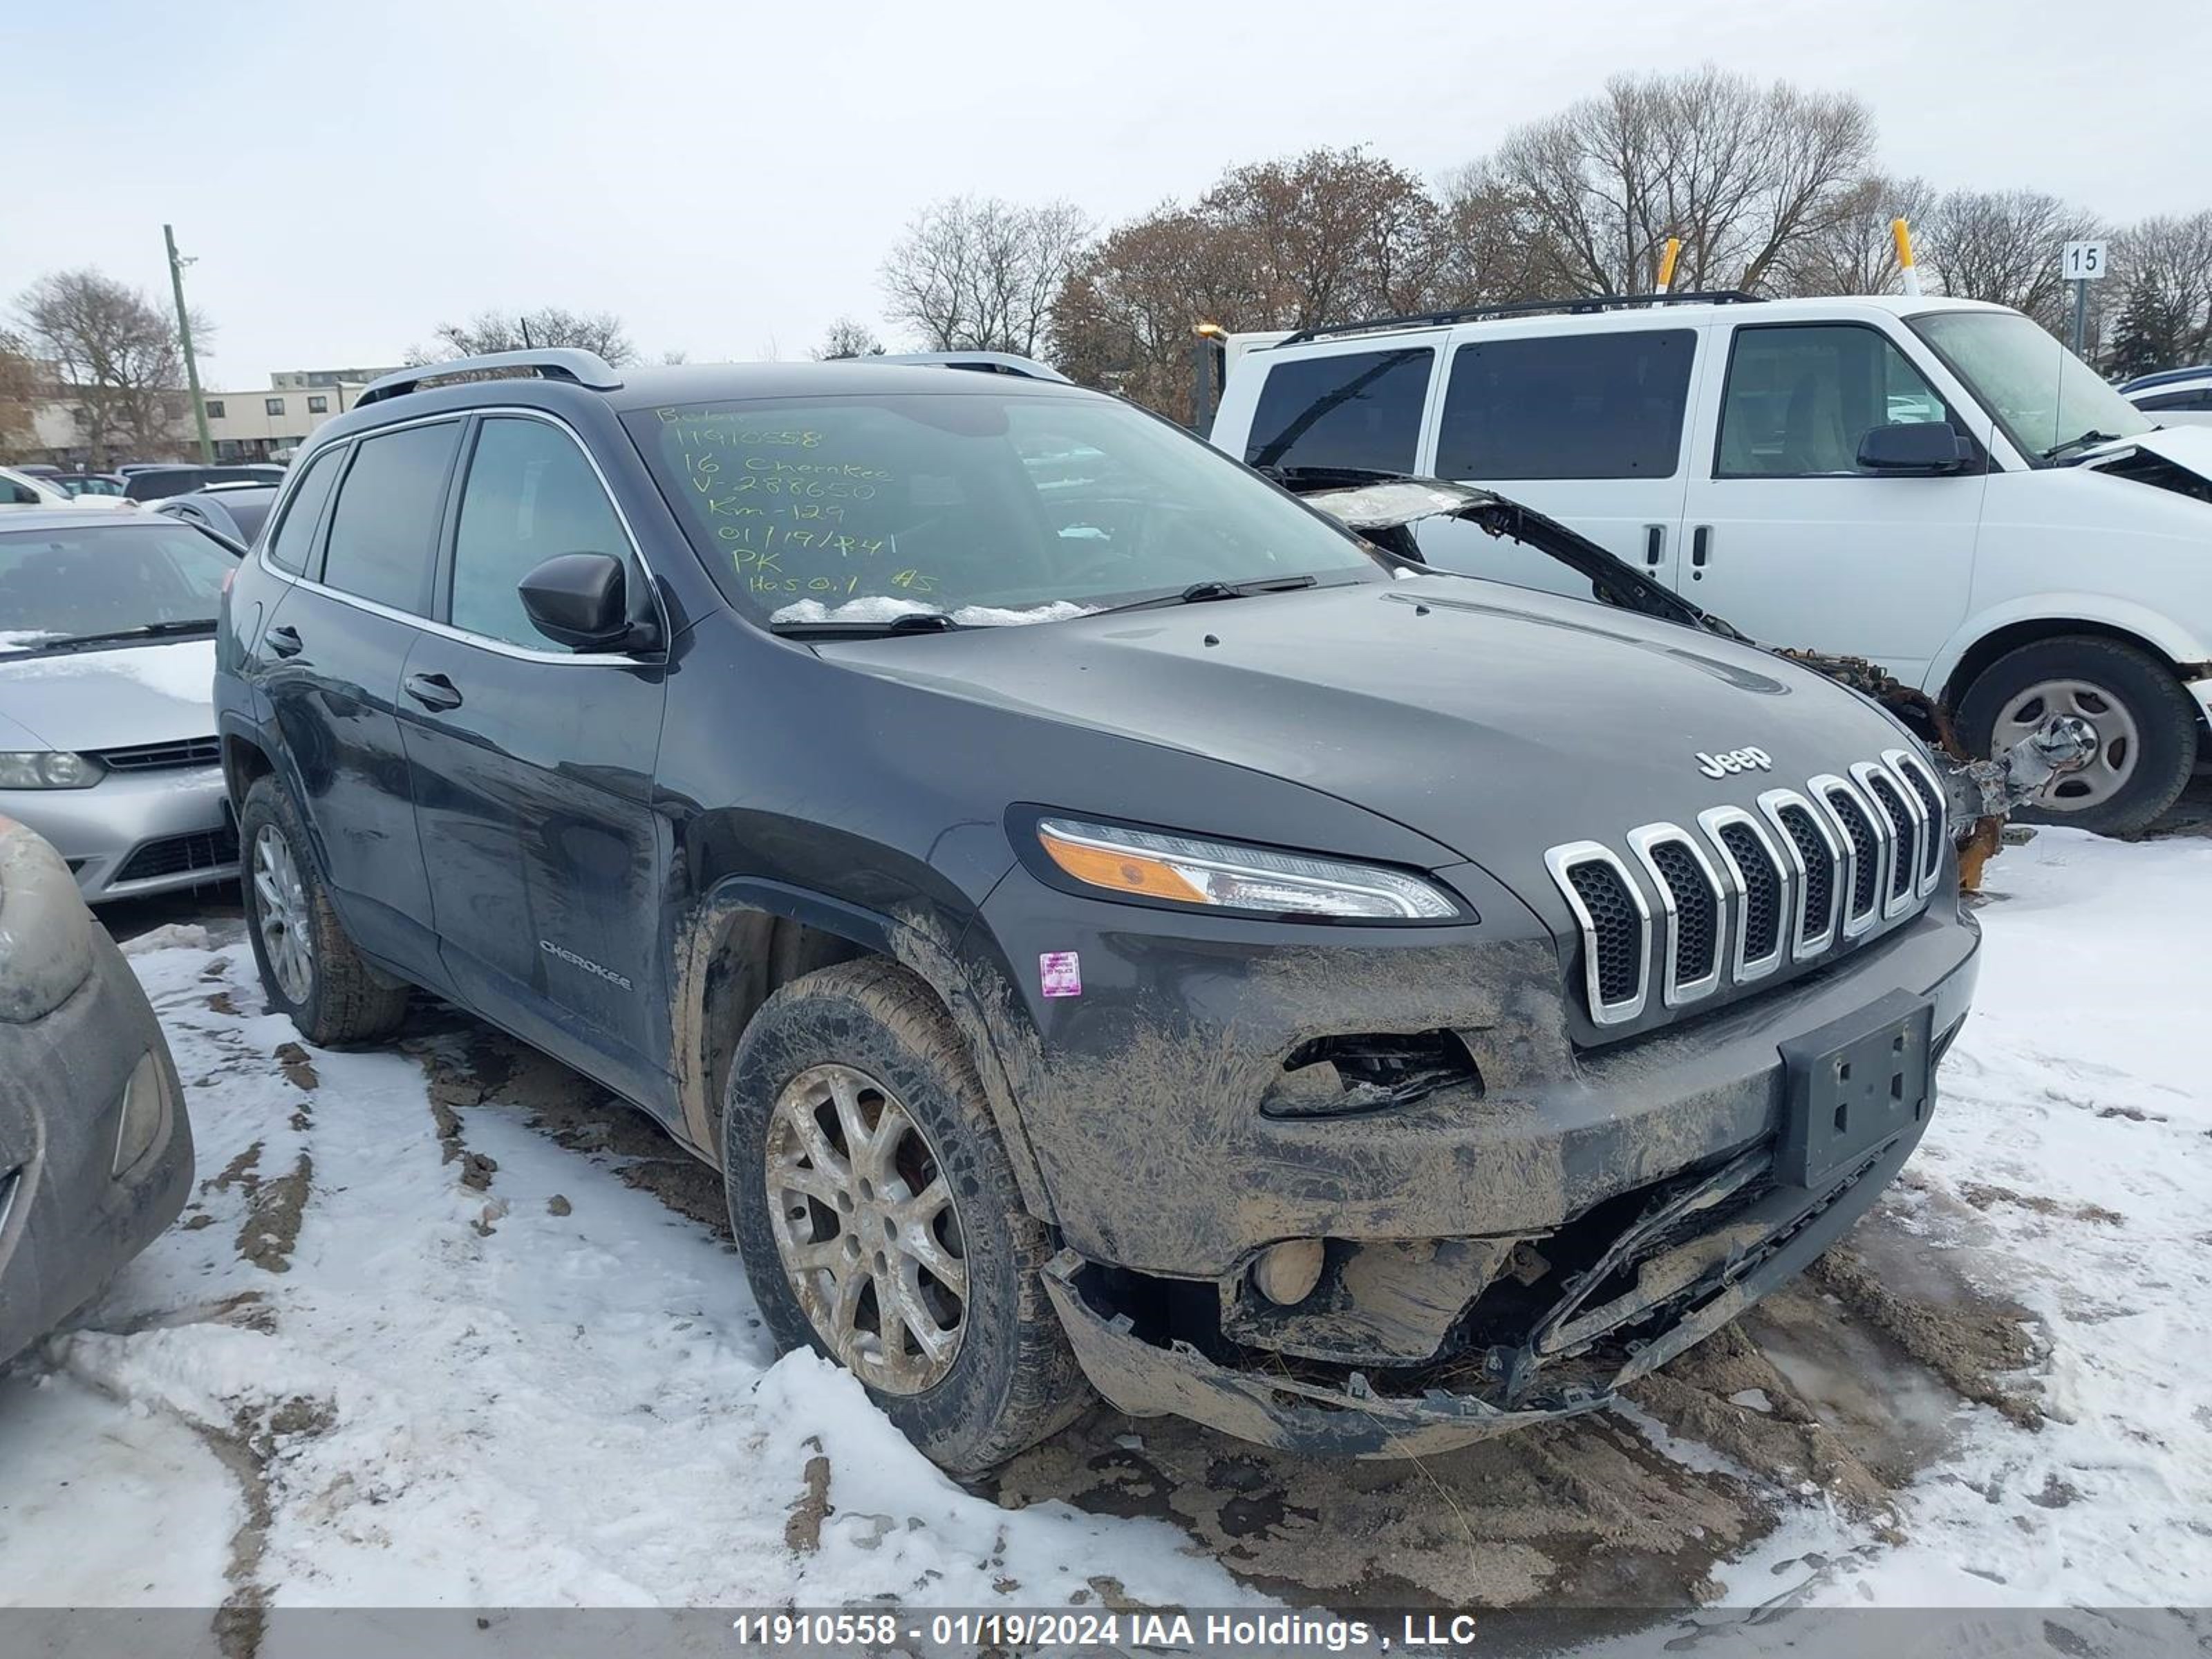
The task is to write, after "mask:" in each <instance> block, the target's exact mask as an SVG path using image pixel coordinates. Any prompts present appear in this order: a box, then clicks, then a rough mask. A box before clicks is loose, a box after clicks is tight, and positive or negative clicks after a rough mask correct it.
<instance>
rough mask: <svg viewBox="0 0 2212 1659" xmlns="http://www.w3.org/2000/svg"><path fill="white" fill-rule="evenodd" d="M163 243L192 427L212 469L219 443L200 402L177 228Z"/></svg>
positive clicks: (168, 228) (166, 229) (168, 229)
mask: <svg viewBox="0 0 2212 1659" xmlns="http://www.w3.org/2000/svg"><path fill="white" fill-rule="evenodd" d="M161 241H162V244H163V246H166V247H167V249H168V250H169V292H170V293H172V294H173V295H175V296H176V300H177V338H178V339H179V341H180V342H181V343H183V345H184V348H185V390H186V391H188V392H191V399H192V423H193V425H194V426H196V427H197V428H199V435H200V459H201V460H202V461H204V462H207V463H209V464H210V465H212V464H213V463H214V460H215V443H214V441H213V440H211V439H210V437H209V436H208V428H207V404H205V403H204V402H203V401H202V400H201V398H200V366H199V363H198V362H197V360H196V359H195V358H194V357H193V356H192V319H191V313H189V312H187V311H186V310H185V262H184V260H183V258H181V257H179V254H178V252H177V232H176V228H175V227H174V226H172V225H163V226H162V227H161Z"/></svg>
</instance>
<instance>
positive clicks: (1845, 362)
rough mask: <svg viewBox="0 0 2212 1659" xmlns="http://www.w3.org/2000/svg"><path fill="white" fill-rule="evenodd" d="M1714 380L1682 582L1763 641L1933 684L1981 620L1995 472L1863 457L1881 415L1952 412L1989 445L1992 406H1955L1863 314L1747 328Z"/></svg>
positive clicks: (1681, 587)
mask: <svg viewBox="0 0 2212 1659" xmlns="http://www.w3.org/2000/svg"><path fill="white" fill-rule="evenodd" d="M1715 343H1716V344H1725V345H1727V346H1728V348H1729V349H1728V352H1727V359H1726V361H1727V365H1728V367H1727V373H1726V374H1725V376H1723V377H1710V376H1709V377H1708V379H1709V381H1710V382H1711V384H1710V386H1709V392H1708V395H1707V396H1706V397H1705V398H1701V399H1700V402H1701V404H1703V405H1704V408H1703V410H1702V413H1703V416H1704V418H1702V419H1701V420H1700V422H1699V428H1700V430H1702V431H1705V432H1711V433H1713V434H1714V438H1713V440H1712V441H1711V444H1710V445H1709V446H1707V447H1705V451H1704V453H1703V454H1701V455H1700V456H1699V464H1698V465H1696V466H1694V467H1693V468H1692V478H1691V481H1690V488H1689V494H1688V499H1687V501H1686V511H1685V513H1684V524H1685V529H1686V542H1687V546H1686V549H1685V556H1684V557H1683V558H1682V559H1680V560H1679V561H1677V562H1676V565H1675V586H1676V588H1677V590H1678V591H1679V592H1680V593H1681V594H1682V596H1683V597H1684V598H1685V599H1689V600H1690V601H1691V602H1692V603H1693V604H1696V605H1702V606H1703V607H1704V608H1705V609H1706V610H1708V611H1712V612H1713V613H1714V614H1716V615H1717V616H1720V617H1725V618H1726V619H1727V620H1728V621H1729V622H1731V623H1735V626H1736V627H1738V628H1740V629H1742V630H1743V631H1744V632H1745V633H1747V634H1748V635H1751V636H1752V637H1753V639H1756V640H1757V641H1759V643H1761V644H1762V645H1768V646H1803V647H1811V648H1813V649H1815V650H1820V651H1828V652H1837V653H1843V654H1845V655H1849V656H1856V657H1867V658H1870V659H1873V660H1874V661H1875V662H1877V663H1879V664H1880V665H1881V666H1882V667H1884V668H1886V669H1887V670H1888V671H1890V672H1891V673H1893V674H1894V675H1896V676H1897V677H1898V678H1899V679H1901V680H1904V681H1905V683H1906V684H1911V685H1916V686H1917V685H1918V684H1921V682H1922V680H1923V678H1925V677H1926V674H1927V672H1928V669H1929V664H1930V662H1931V661H1932V660H1933V659H1935V657H1936V655H1937V653H1939V652H1940V651H1941V650H1942V647H1943V645H1944V643H1945V641H1948V640H1949V639H1950V637H1951V636H1952V635H1953V634H1954V632H1956V631H1957V629H1958V627H1959V624H1960V623H1962V622H1963V621H1965V620H1966V609H1967V604H1968V599H1969V597H1970V593H1971V590H1972V582H1973V568H1974V546H1975V542H1976V539H1977V538H1978V533H1979V530H1980V526H1981V516H1982V495H1983V491H1984V486H1985V483H1986V482H1987V479H1986V475H1985V473H1984V470H1983V465H1982V464H1981V463H1980V462H1979V461H1977V462H1976V463H1974V464H1973V465H1971V466H1970V467H1969V468H1968V469H1967V470H1966V471H1962V472H1960V473H1957V474H1953V475H1948V476H1942V477H1885V476H1881V475H1878V474H1875V473H1872V472H1869V471H1867V470H1866V469H1864V468H1863V467H1861V466H1860V465H1859V464H1858V453H1859V445H1860V442H1861V441H1862V440H1863V439H1864V437H1865V436H1866V434H1867V433H1868V432H1869V430H1871V429H1872V428H1875V427H1877V426H1885V425H1893V424H1898V423H1902V422H1923V421H1944V422H1949V423H1950V425H1951V426H1952V427H1953V428H1954V430H1956V431H1958V432H1960V433H1962V434H1965V435H1967V436H1968V437H1970V438H1971V439H1972V441H1973V442H1974V444H1975V445H1976V446H1977V447H1978V449H1979V450H1980V453H1982V454H1984V455H1986V454H1987V453H1988V445H1989V437H1990V433H1989V426H1988V421H1987V417H1986V416H1981V415H1979V414H1978V413H1975V414H1974V415H1972V416H1971V417H1970V416H1968V415H1967V414H1966V412H1965V411H1963V410H1960V409H1959V408H1957V407H1954V405H1953V404H1950V403H1949V402H1948V401H1947V400H1946V399H1945V398H1943V396H1942V394H1941V393H1939V392H1937V391H1936V388H1935V387H1934V386H1931V385H1930V384H1929V380H1927V378H1926V377H1925V376H1923V374H1921V373H1920V371H1919V370H1918V369H1917V368H1915V367H1914V366H1913V364H1912V362H1911V361H1910V360H1909V359H1908V358H1907V357H1906V356H1905V353H1904V351H1903V350H1902V349H1900V348H1899V345H1898V344H1897V343H1896V342H1894V341H1893V340H1892V339H1891V338H1890V337H1888V336H1887V335H1886V334H1884V333H1883V332H1882V331H1881V330H1879V329H1877V328H1875V327H1874V326H1873V325H1870V324H1864V323H1803V324H1800V323H1786V324H1785V323H1774V324H1753V323H1739V324H1736V325H1735V326H1734V329H1733V337H1732V338H1730V337H1728V336H1726V335H1723V334H1720V333H1718V332H1717V333H1716V335H1715Z"/></svg>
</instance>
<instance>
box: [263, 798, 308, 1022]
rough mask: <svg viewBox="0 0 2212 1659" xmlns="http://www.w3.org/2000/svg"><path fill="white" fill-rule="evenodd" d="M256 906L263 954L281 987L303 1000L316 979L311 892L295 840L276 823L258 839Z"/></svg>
mask: <svg viewBox="0 0 2212 1659" xmlns="http://www.w3.org/2000/svg"><path fill="white" fill-rule="evenodd" d="M253 908H254V921H255V925H256V926H257V927H259V928H260V930H261V949H262V953H263V955H264V956H265V957H267V958H268V960H269V970H270V972H271V973H273V974H275V975H276V988H277V989H278V990H280V991H282V992H283V994H284V995H285V997H286V998H287V999H288V1000H289V1001H291V1002H292V1003H294V1004H295V1005H298V1004H303V1003H305V1002H306V1001H307V995H308V993H309V992H310V991H312V990H313V988H314V983H315V947H314V942H313V939H311V938H310V937H309V934H308V928H307V887H306V885H305V884H303V883H302V882H301V879H300V866H299V863H298V861H297V860H295V859H294V858H293V856H292V843H291V842H289V841H287V840H285V839H284V833H283V830H281V829H277V827H276V825H275V824H273V823H269V824H264V825H263V826H262V827H261V833H260V834H258V835H257V836H254V838H253Z"/></svg>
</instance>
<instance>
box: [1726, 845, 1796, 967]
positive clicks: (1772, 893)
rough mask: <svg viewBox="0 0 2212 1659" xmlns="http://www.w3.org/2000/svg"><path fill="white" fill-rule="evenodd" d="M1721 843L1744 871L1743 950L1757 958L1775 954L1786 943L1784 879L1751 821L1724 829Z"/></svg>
mask: <svg viewBox="0 0 2212 1659" xmlns="http://www.w3.org/2000/svg"><path fill="white" fill-rule="evenodd" d="M1721 844H1722V845H1723V846H1724V847H1726V848H1728V849H1729V852H1730V853H1731V854H1734V855H1735V862H1736V867H1737V868H1738V869H1739V870H1741V871H1742V872H1743V879H1744V898H1743V953H1744V955H1745V956H1746V957H1749V958H1750V959H1752V960H1753V961H1757V960H1759V959H1761V958H1763V957H1771V956H1772V955H1773V954H1774V953H1775V951H1777V950H1778V949H1779V948H1780V947H1781V942H1782V878H1781V872H1778V870H1776V869H1775V867H1774V865H1773V863H1772V861H1771V860H1770V859H1769V858H1768V857H1767V854H1766V849H1765V846H1764V845H1763V844H1762V843H1761V842H1760V841H1759V837H1758V836H1757V835H1756V834H1754V833H1753V830H1752V828H1751V826H1750V825H1749V824H1745V823H1731V824H1727V825H1724V826H1723V828H1722V830H1721Z"/></svg>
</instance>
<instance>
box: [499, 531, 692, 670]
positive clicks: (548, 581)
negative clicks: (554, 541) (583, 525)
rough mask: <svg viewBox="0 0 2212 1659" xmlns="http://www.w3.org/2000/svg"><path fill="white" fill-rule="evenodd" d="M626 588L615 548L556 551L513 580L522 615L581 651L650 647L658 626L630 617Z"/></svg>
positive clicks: (553, 638)
mask: <svg viewBox="0 0 2212 1659" xmlns="http://www.w3.org/2000/svg"><path fill="white" fill-rule="evenodd" d="M628 588H629V581H628V579H627V576H626V574H625V572H624V569H623V562H622V561H621V560H620V559H618V558H617V557H615V556H614V555H613V554H611V553H556V555H554V556H553V557H551V558H550V559H548V560H546V561H545V562H544V563H543V564H541V565H539V566H538V568H536V569H534V570H532V572H531V573H530V574H528V575H526V576H525V577H524V578H523V579H522V580H520V581H519V582H517V583H516V584H515V592H517V593H518V594H520V596H521V599H522V611H523V614H524V615H525V616H526V617H529V618H530V621H531V625H532V627H534V628H536V629H537V630H538V632H539V633H541V634H543V635H545V637H546V638H547V639H549V640H552V641H556V642H558V643H559V644H562V645H566V646H570V647H574V648H575V649H576V650H579V651H625V650H629V651H636V650H648V649H650V648H651V647H653V645H654V644H656V643H657V642H658V641H657V640H656V638H655V635H656V634H657V633H658V631H659V630H657V629H654V628H653V627H652V626H651V625H650V624H647V623H636V622H634V621H633V620H632V619H631V617H630V614H629V592H628Z"/></svg>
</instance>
